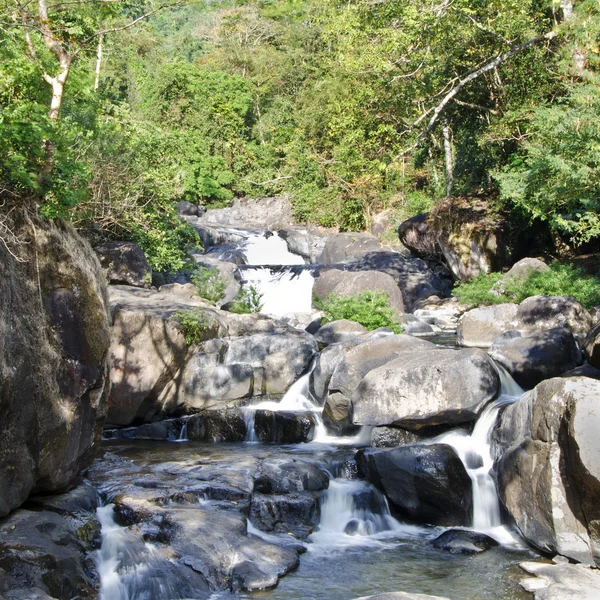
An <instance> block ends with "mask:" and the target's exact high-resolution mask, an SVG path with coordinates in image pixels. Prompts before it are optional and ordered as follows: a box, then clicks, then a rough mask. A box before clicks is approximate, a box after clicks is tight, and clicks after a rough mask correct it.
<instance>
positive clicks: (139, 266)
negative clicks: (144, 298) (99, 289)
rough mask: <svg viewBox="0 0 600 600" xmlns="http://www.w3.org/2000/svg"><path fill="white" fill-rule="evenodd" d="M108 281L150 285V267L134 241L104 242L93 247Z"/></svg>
mask: <svg viewBox="0 0 600 600" xmlns="http://www.w3.org/2000/svg"><path fill="white" fill-rule="evenodd" d="M94 250H95V251H96V254H97V255H98V258H99V259H100V264H101V265H102V269H103V270H104V273H105V275H106V279H107V280H108V281H109V282H110V283H114V284H122V285H133V286H135V287H150V284H151V283H152V269H151V268H150V265H149V264H148V261H147V259H146V255H145V254H144V252H143V251H142V249H141V248H140V247H139V246H138V245H137V244H136V243H134V242H106V243H104V244H102V245H100V246H96V247H95V248H94Z"/></svg>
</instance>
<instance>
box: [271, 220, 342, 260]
mask: <svg viewBox="0 0 600 600" xmlns="http://www.w3.org/2000/svg"><path fill="white" fill-rule="evenodd" d="M279 235H280V236H281V237H282V238H283V239H284V240H285V241H286V243H287V245H288V250H289V251H290V252H293V253H294V254H299V255H300V256H302V257H303V258H305V259H306V260H308V262H309V263H310V264H315V263H316V262H317V259H318V258H319V257H320V255H321V253H322V252H323V248H324V247H325V242H326V241H327V237H328V236H329V235H330V232H328V231H327V230H325V229H323V230H321V229H311V230H307V229H295V228H294V229H291V228H290V229H281V230H280V231H279Z"/></svg>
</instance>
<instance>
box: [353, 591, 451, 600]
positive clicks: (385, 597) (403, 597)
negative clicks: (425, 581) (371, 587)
mask: <svg viewBox="0 0 600 600" xmlns="http://www.w3.org/2000/svg"><path fill="white" fill-rule="evenodd" d="M354 600H449V598H446V597H445V596H430V595H429V594H413V593H411V592H387V593H386V594H377V595H376V596H361V597H360V598H355V599H354Z"/></svg>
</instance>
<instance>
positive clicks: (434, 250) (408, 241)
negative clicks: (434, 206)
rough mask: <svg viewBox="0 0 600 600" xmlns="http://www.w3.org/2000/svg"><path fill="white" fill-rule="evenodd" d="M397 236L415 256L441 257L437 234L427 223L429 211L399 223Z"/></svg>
mask: <svg viewBox="0 0 600 600" xmlns="http://www.w3.org/2000/svg"><path fill="white" fill-rule="evenodd" d="M398 237H399V238H400V241H401V242H402V243H403V244H404V245H405V246H406V247H407V248H408V249H409V250H410V251H411V252H412V253H413V254H415V255H416V256H419V257H421V258H435V259H439V258H441V257H442V250H441V248H440V245H439V244H438V241H437V236H436V234H435V233H434V232H433V231H432V230H431V227H430V225H429V213H422V214H420V215H416V216H414V217H411V218H410V219H406V221H403V222H402V223H400V226H399V227H398Z"/></svg>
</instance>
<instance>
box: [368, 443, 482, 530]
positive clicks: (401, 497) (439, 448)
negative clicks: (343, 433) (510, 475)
mask: <svg viewBox="0 0 600 600" xmlns="http://www.w3.org/2000/svg"><path fill="white" fill-rule="evenodd" d="M356 459H357V462H358V466H359V468H360V470H361V471H362V473H363V474H364V475H365V476H366V477H367V479H368V480H369V481H370V482H371V483H372V484H373V485H375V486H376V487H377V488H378V489H380V490H382V491H383V493H384V494H385V495H386V496H387V497H388V499H389V500H390V502H391V503H392V504H393V505H394V507H395V508H396V509H397V510H398V511H399V512H400V513H401V514H403V515H404V516H406V517H408V518H410V519H414V520H416V521H419V522H423V523H431V524H434V525H465V524H467V523H470V522H471V502H472V500H471V479H470V478H469V475H468V474H467V472H466V471H465V468H464V466H463V464H462V462H461V461H460V459H459V458H458V456H457V454H456V452H455V451H454V449H453V448H451V447H450V446H447V445H446V444H433V445H428V446H425V445H413V446H402V447H400V448H395V449H393V450H373V449H365V450H360V451H359V452H358V454H357V455H356Z"/></svg>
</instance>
